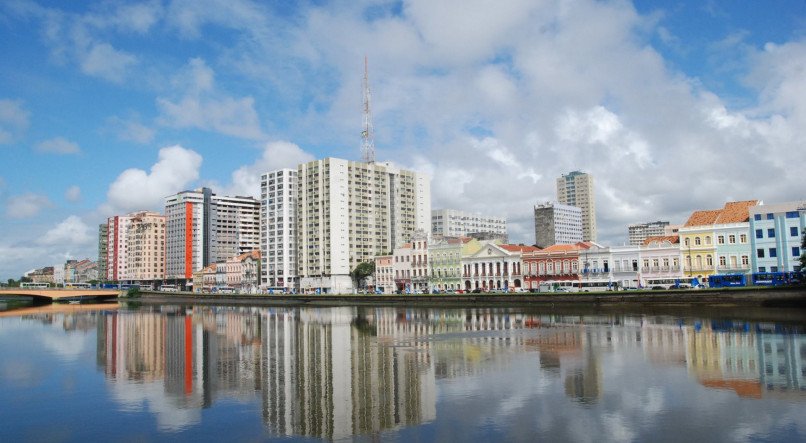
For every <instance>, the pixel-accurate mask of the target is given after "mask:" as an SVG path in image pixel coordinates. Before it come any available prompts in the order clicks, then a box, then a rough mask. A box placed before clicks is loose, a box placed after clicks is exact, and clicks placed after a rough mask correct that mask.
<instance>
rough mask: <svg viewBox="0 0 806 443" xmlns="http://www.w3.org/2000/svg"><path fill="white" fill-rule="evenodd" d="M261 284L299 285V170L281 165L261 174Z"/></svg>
mask: <svg viewBox="0 0 806 443" xmlns="http://www.w3.org/2000/svg"><path fill="white" fill-rule="evenodd" d="M260 202H261V214H260V256H261V258H262V260H261V264H260V266H261V270H260V286H261V287H263V288H274V289H285V290H291V289H294V288H296V287H297V261H296V257H297V241H296V233H297V223H296V216H295V214H296V212H297V170H296V169H278V170H276V171H271V172H267V173H265V174H263V175H261V177H260Z"/></svg>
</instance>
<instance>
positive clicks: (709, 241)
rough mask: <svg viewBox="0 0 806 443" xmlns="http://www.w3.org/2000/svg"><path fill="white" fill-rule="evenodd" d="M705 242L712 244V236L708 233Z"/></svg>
mask: <svg viewBox="0 0 806 443" xmlns="http://www.w3.org/2000/svg"><path fill="white" fill-rule="evenodd" d="M705 244H706V245H710V244H711V236H710V235H706V236H705Z"/></svg>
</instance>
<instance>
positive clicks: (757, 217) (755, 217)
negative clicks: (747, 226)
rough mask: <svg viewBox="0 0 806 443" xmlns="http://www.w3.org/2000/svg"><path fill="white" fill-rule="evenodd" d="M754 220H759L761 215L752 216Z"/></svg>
mask: <svg viewBox="0 0 806 443" xmlns="http://www.w3.org/2000/svg"><path fill="white" fill-rule="evenodd" d="M753 218H754V219H755V220H761V214H756V215H754V216H753Z"/></svg>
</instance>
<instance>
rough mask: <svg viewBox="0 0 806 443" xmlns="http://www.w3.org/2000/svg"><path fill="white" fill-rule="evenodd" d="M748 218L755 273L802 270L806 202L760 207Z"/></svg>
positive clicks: (752, 211)
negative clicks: (801, 259)
mask: <svg viewBox="0 0 806 443" xmlns="http://www.w3.org/2000/svg"><path fill="white" fill-rule="evenodd" d="M749 215H750V232H749V234H750V242H751V248H750V251H751V253H750V257H751V263H752V269H753V272H786V271H798V270H800V256H801V254H802V253H803V251H802V250H801V242H802V237H803V232H804V230H805V229H806V201H801V202H790V203H780V204H774V205H758V206H754V207H751V208H750V213H749ZM720 260H722V259H721V257H720ZM729 263H731V262H729Z"/></svg>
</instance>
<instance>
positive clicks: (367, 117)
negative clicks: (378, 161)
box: [361, 55, 375, 163]
mask: <svg viewBox="0 0 806 443" xmlns="http://www.w3.org/2000/svg"><path fill="white" fill-rule="evenodd" d="M369 99H370V93H369V73H368V69H367V56H366V55H365V56H364V130H363V131H361V158H362V160H363V161H365V162H367V163H375V131H374V130H373V129H372V110H371V109H370V107H369V101H370V100H369Z"/></svg>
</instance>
